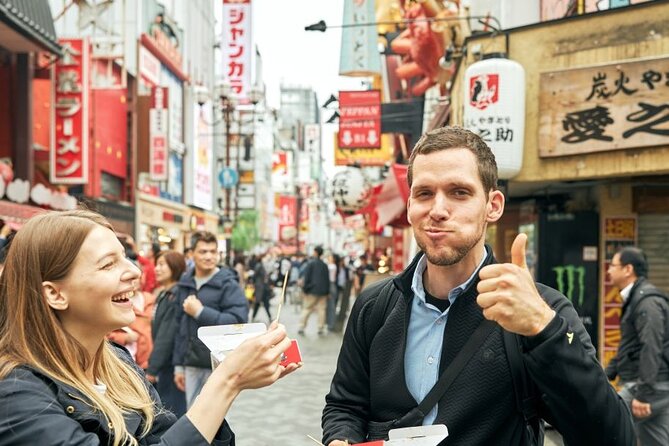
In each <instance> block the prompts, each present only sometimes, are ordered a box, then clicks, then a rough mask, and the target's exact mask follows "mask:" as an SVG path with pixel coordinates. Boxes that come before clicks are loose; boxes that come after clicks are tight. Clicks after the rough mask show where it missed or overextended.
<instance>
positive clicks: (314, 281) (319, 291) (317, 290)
mask: <svg viewBox="0 0 669 446" xmlns="http://www.w3.org/2000/svg"><path fill="white" fill-rule="evenodd" d="M303 278H304V285H303V286H302V289H303V290H304V292H305V293H307V294H313V295H314V296H327V295H329V294H330V272H329V270H328V266H327V265H326V264H325V262H323V261H322V260H321V259H320V258H318V257H314V258H313V259H311V260H309V262H308V263H307V266H305V267H304V276H303Z"/></svg>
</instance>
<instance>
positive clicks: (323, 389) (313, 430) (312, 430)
mask: <svg viewBox="0 0 669 446" xmlns="http://www.w3.org/2000/svg"><path fill="white" fill-rule="evenodd" d="M277 300H278V299H273V301H272V315H275V314H276V304H277ZM266 317H267V315H266V314H265V313H264V311H262V310H261V311H259V312H258V318H257V319H258V320H260V321H263V322H266V320H267V319H266ZM298 321H299V313H298V310H297V308H296V307H293V306H289V305H287V306H286V307H285V308H284V309H283V310H281V322H282V323H283V324H284V325H285V326H286V329H287V330H288V335H289V336H291V337H296V338H297V340H298V342H299V345H300V350H301V352H302V357H303V359H304V366H303V367H302V368H301V369H299V370H297V371H296V372H295V373H293V374H292V375H289V376H287V377H286V378H284V379H282V380H280V381H279V382H277V383H276V384H274V385H273V386H271V387H269V388H265V389H259V390H247V391H244V392H242V394H241V395H240V396H239V398H237V400H236V401H235V403H234V404H233V407H232V411H231V415H230V416H229V417H228V420H229V422H230V424H231V426H232V429H233V430H234V431H235V434H236V436H237V445H238V446H279V445H286V446H288V445H290V446H314V445H315V444H316V443H314V442H313V441H312V440H310V439H309V438H308V437H307V435H311V436H312V437H314V438H316V439H317V440H319V441H320V439H321V412H322V410H323V406H324V404H325V394H326V393H327V392H328V390H329V386H330V381H331V379H332V375H333V373H334V371H335V366H336V361H337V355H338V353H339V347H340V345H341V340H342V335H341V334H338V333H329V334H327V335H325V336H320V337H319V336H318V335H317V327H316V325H317V320H316V314H312V315H311V319H310V320H309V324H308V325H307V329H306V334H305V335H304V336H297V329H298ZM545 445H546V446H561V445H562V441H561V439H560V436H559V435H558V434H557V433H556V432H555V431H553V430H549V431H547V433H546V442H545Z"/></svg>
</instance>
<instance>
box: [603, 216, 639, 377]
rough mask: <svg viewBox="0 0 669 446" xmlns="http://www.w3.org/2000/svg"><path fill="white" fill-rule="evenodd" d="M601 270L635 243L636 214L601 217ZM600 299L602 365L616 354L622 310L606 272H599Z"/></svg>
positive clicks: (606, 268)
mask: <svg viewBox="0 0 669 446" xmlns="http://www.w3.org/2000/svg"><path fill="white" fill-rule="evenodd" d="M602 232H603V234H604V263H603V265H602V266H603V268H604V271H608V269H609V265H611V260H612V259H613V255H614V254H615V253H616V252H618V251H619V250H620V249H622V248H624V247H626V246H634V245H636V240H637V219H636V217H609V218H605V219H604V228H603V231H602ZM602 291H603V293H602V295H603V296H604V298H603V299H601V311H600V313H601V314H602V319H603V321H604V323H603V324H602V325H603V331H604V333H602V334H601V336H600V339H602V340H603V341H601V342H602V347H603V348H601V352H602V353H601V355H602V357H601V358H600V359H601V361H602V365H603V366H604V367H606V365H607V364H608V363H609V361H611V359H612V358H613V357H614V356H615V355H616V352H617V351H618V346H619V345H620V339H621V333H620V319H621V317H622V313H623V299H622V296H621V295H620V290H619V289H618V288H617V287H616V286H615V285H613V283H612V282H611V281H610V280H609V277H608V274H606V273H604V274H603V283H602Z"/></svg>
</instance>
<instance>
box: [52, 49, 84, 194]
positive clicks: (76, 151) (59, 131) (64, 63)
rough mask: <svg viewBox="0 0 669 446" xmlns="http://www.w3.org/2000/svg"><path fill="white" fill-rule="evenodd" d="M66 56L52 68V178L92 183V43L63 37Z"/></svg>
mask: <svg viewBox="0 0 669 446" xmlns="http://www.w3.org/2000/svg"><path fill="white" fill-rule="evenodd" d="M59 43H60V44H61V45H62V47H63V57H62V58H61V59H60V60H59V61H58V62H57V63H56V64H55V65H53V67H52V69H51V85H52V87H51V89H52V90H51V94H52V103H53V104H54V106H53V110H52V126H51V151H50V175H49V176H50V181H51V183H54V184H86V183H88V170H89V166H88V158H89V157H88V151H89V144H88V140H89V135H88V126H89V122H88V112H89V110H88V108H89V94H90V85H89V73H90V55H89V52H90V44H89V42H88V40H87V39H59Z"/></svg>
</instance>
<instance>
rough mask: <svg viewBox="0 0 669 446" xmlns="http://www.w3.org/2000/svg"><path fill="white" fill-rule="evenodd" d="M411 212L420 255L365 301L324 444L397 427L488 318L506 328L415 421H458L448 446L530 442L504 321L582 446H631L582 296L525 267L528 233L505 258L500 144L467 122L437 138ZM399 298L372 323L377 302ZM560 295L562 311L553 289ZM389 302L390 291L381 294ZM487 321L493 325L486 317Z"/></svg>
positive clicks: (412, 173)
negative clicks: (495, 242) (576, 305)
mask: <svg viewBox="0 0 669 446" xmlns="http://www.w3.org/2000/svg"><path fill="white" fill-rule="evenodd" d="M407 179H408V182H409V185H410V188H411V192H410V196H409V201H408V204H407V211H408V220H409V222H410V224H411V226H412V227H413V230H414V236H415V238H416V242H417V244H418V246H419V247H420V248H421V250H422V252H420V253H419V254H418V255H417V256H416V257H415V258H414V260H413V262H412V263H411V264H410V265H409V266H408V267H407V268H406V269H405V270H404V272H403V273H401V274H400V275H399V276H397V277H395V278H390V279H386V280H384V281H381V282H379V283H376V284H373V285H371V286H370V287H368V288H367V289H365V290H364V291H363V292H362V295H361V296H360V297H359V298H358V299H357V300H356V302H355V305H354V307H353V310H352V311H351V316H350V319H349V323H348V326H347V328H346V333H345V335H344V340H343V344H342V348H341V352H340V354H339V361H338V363H337V370H336V372H335V375H334V378H333V380H332V385H331V388H330V393H329V394H328V395H327V396H326V406H325V409H324V410H323V420H322V425H323V443H324V444H325V445H327V446H344V445H345V444H346V441H348V442H349V443H357V442H361V441H364V440H366V439H368V440H374V439H380V438H384V437H385V436H386V435H387V430H388V429H390V426H389V425H388V423H387V422H389V421H392V420H395V419H399V418H401V417H403V416H404V415H406V414H407V413H408V412H409V411H410V410H411V409H413V408H414V407H416V405H417V403H418V402H420V401H422V400H423V399H424V398H425V396H426V394H427V393H428V392H429V391H430V389H431V388H432V387H433V385H434V384H435V383H436V382H437V380H438V376H439V375H440V374H441V373H442V372H443V371H444V370H447V369H448V367H449V365H450V363H451V362H453V359H454V358H455V356H456V355H457V354H458V352H459V351H460V350H461V349H462V348H463V346H464V345H465V343H466V342H467V341H468V339H469V338H470V337H472V334H473V333H474V332H477V331H478V329H477V327H479V325H480V324H481V321H483V320H484V319H488V320H491V321H495V322H496V324H495V325H493V331H492V332H491V333H490V334H489V335H488V336H487V337H484V338H483V343H482V344H481V345H480V346H479V347H478V350H477V351H475V352H474V354H473V355H472V356H471V357H470V359H469V360H468V361H467V362H466V363H465V364H464V366H463V368H462V370H461V371H460V372H459V373H458V374H457V375H456V377H455V379H454V381H453V382H452V384H451V385H450V386H449V387H448V388H447V390H446V392H445V393H444V394H443V396H442V397H441V399H440V400H439V401H438V403H437V404H436V406H434V407H433V408H431V409H430V410H426V411H425V412H423V413H424V414H425V416H424V417H421V419H420V420H418V421H416V422H415V423H414V424H416V423H417V424H421V423H422V424H423V425H429V424H445V425H446V426H447V427H448V432H449V436H448V438H447V439H446V440H444V441H443V442H442V443H441V445H442V446H444V445H468V446H469V445H486V446H487V445H504V446H509V445H513V446H516V445H524V444H532V443H526V442H525V433H526V423H525V419H524V418H523V415H522V413H521V412H520V410H519V405H517V403H516V394H515V392H514V385H513V381H512V376H514V375H512V374H511V369H510V362H509V360H508V359H507V355H506V349H505V347H504V345H505V343H504V334H503V330H507V331H509V332H511V333H515V334H517V335H519V336H518V338H519V339H520V342H521V344H522V353H521V349H516V351H517V352H518V355H519V356H520V357H521V360H522V363H524V364H525V366H526V368H527V371H528V373H527V375H528V376H529V377H530V379H532V381H533V384H534V386H536V391H537V393H539V394H540V395H541V397H540V398H537V399H536V403H537V405H538V407H537V410H538V414H539V415H540V416H541V417H542V418H544V419H547V420H549V421H550V422H551V424H552V425H553V426H554V427H556V428H557V429H558V430H559V431H560V433H561V434H562V435H563V437H564V440H565V443H566V444H569V445H571V446H574V445H600V444H601V445H625V446H629V445H631V444H632V442H633V435H634V433H633V425H632V422H631V417H630V414H629V411H628V410H627V408H626V407H625V404H624V402H623V401H622V399H621V398H620V397H619V396H618V395H617V394H616V392H615V390H614V389H613V388H612V387H611V386H610V384H609V383H608V380H607V379H606V376H605V375H604V372H603V370H602V369H601V367H600V365H599V363H598V362H597V360H596V358H595V353H594V348H593V347H592V343H591V341H590V339H589V337H588V335H587V333H586V331H585V328H584V327H583V325H582V323H581V322H580V320H579V318H578V316H577V314H576V312H575V311H574V309H573V307H572V306H571V304H570V302H569V301H568V300H567V299H566V298H565V297H564V296H562V295H560V294H559V293H558V292H557V291H555V290H553V289H551V288H548V287H546V286H543V285H535V283H534V280H533V279H532V276H531V275H530V273H529V271H528V270H527V266H526V264H525V244H526V242H527V238H526V236H525V235H524V234H521V235H519V236H518V237H517V238H516V240H515V241H514V243H513V246H512V248H511V252H512V259H513V263H509V264H497V263H496V261H495V260H494V258H493V256H492V252H491V249H490V247H488V246H485V244H484V238H485V232H486V227H487V224H488V223H492V222H495V221H497V220H498V219H499V218H500V217H501V216H502V213H503V210H504V196H503V194H502V193H501V192H500V191H499V190H497V164H496V162H495V158H494V155H493V154H492V152H491V150H490V148H489V147H488V146H487V145H486V144H485V142H483V140H482V139H481V138H480V137H479V136H477V135H475V134H474V133H472V132H470V131H467V130H464V129H462V128H459V127H447V128H440V129H437V130H434V131H431V132H429V133H427V134H426V135H424V136H423V137H422V138H421V139H420V140H419V141H418V143H417V144H416V147H415V148H414V149H413V151H412V154H411V158H410V160H409V167H408V177H407ZM389 296H395V297H396V299H395V300H394V304H393V306H391V307H390V308H389V309H388V312H387V313H386V317H385V319H384V320H383V322H382V323H381V325H380V327H379V328H378V330H377V331H376V332H374V333H370V331H369V330H370V328H369V327H370V319H371V318H372V317H373V316H374V315H375V314H377V311H376V309H377V308H378V307H375V304H377V303H378V304H380V303H381V302H383V301H385V302H388V301H389ZM545 299H547V300H550V301H552V302H556V305H555V306H554V308H555V309H554V308H552V307H551V306H549V305H548V304H547V302H546V300H545ZM377 301H379V302H377ZM485 325H487V324H485Z"/></svg>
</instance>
